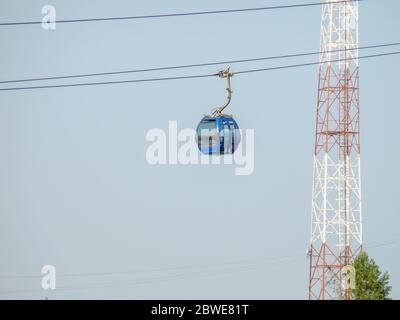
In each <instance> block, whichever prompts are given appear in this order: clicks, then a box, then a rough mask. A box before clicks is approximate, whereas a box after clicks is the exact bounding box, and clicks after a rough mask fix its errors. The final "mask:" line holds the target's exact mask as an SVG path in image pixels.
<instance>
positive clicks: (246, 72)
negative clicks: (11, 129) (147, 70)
mask: <svg viewBox="0 0 400 320" xmlns="http://www.w3.org/2000/svg"><path fill="white" fill-rule="evenodd" d="M399 54H400V51H394V52H386V53H378V54H371V55H365V56H360V57H358V59H371V58H377V57H386V56H393V55H399ZM343 61H348V59H334V60H329V61H328V60H327V61H318V62H309V63H299V64H291V65H282V66H276V67H268V68H257V69H248V70H241V71H236V72H234V75H239V74H248V73H256V72H266V71H274V70H282V69H293V68H300V67H307V66H314V65H320V64H327V63H335V62H343ZM218 75H219V73H208V74H194V75H184V76H170V77H153V78H142V79H133V80H118V81H103V82H84V83H72V84H56V85H42V86H25V87H9V88H0V91H19V90H37V89H53V88H70V87H84V86H100V85H115V84H128V83H140V82H154V81H170V80H183V79H198V78H209V77H216V76H218Z"/></svg>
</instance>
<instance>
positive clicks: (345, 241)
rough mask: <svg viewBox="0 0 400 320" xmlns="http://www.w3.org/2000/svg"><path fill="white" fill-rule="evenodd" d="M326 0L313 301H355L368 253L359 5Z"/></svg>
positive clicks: (313, 226)
mask: <svg viewBox="0 0 400 320" xmlns="http://www.w3.org/2000/svg"><path fill="white" fill-rule="evenodd" d="M325 1H326V3H325V4H324V5H323V8H322V21H321V55H320V67H319V86H318V107H317V123H316V139H315V149H314V182H313V192H312V217H311V246H310V251H309V255H310V275H309V299H351V286H352V281H349V280H351V279H350V278H349V272H350V271H351V263H352V261H353V260H354V258H355V257H356V256H357V255H358V254H359V253H360V252H361V251H362V219H361V175H360V100H359V50H358V47H359V41H358V2H357V1H350V0H349V1H341V0H325Z"/></svg>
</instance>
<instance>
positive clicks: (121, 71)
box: [0, 42, 400, 84]
mask: <svg viewBox="0 0 400 320" xmlns="http://www.w3.org/2000/svg"><path fill="white" fill-rule="evenodd" d="M399 45H400V42H394V43H384V44H377V45H369V46H363V47H357V48H346V49H337V50H328V51H314V52H304V53H295V54H286V55H276V56H269V57H258V58H247V59H237V60H222V61H214V62H205V63H197V64H185V65H176V66H166V67H153V68H142V69H134V70H120V71H110V72H97V73H83V74H75V75H62V76H47V77H35V78H25V79H14V80H0V84H10V83H20V82H31V81H47V80H61V79H73V78H84V77H96V76H110V75H122V74H129V73H141V72H153V71H166V70H175V69H187V68H196V67H207V66H215V65H223V64H225V65H226V64H236V63H245V62H258V61H268V60H277V59H288V58H299V57H306V56H312V55H317V54H322V53H323V54H329V53H338V52H344V51H355V50H369V49H377V48H385V47H393V46H399Z"/></svg>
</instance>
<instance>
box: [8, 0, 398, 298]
mask: <svg viewBox="0 0 400 320" xmlns="http://www.w3.org/2000/svg"><path fill="white" fill-rule="evenodd" d="M283 2H284V3H293V2H297V1H261V0H260V1H251V2H249V1H239V0H229V1H227V0H224V1H222V0H221V1H218V2H217V1H210V0H204V1H201V2H200V1H197V2H195V1H183V0H180V1H178V0H174V1H161V0H157V1H156V0H155V1H140V2H139V1H112V3H111V2H110V1H105V0H101V1H100V0H98V1H84V2H83V1H78V0H70V1H61V0H59V1H55V0H54V1H51V2H50V1H36V0H35V1H21V0H3V1H1V3H0V21H22V20H40V19H41V8H42V6H43V5H45V4H52V5H54V6H55V7H56V9H57V16H58V18H59V19H68V18H85V17H104V16H124V15H142V14H158V13H166V12H185V11H200V10H218V9H227V8H241V7H257V6H264V5H274V4H282V3H283ZM320 10H321V8H320V7H313V8H303V9H291V10H281V11H271V12H253V13H241V14H231V15H214V16H201V17H184V18H171V19H160V20H140V21H120V22H104V23H92V24H68V25H58V26H57V30H56V31H51V32H50V31H44V30H42V29H41V28H40V26H23V27H0V39H1V43H2V44H1V48H2V49H1V51H0V61H1V62H0V80H3V79H14V78H24V77H31V76H37V75H39V76H46V75H59V74H69V73H82V72H83V73H86V72H89V73H90V72H98V71H114V70H124V69H135V68H145V67H157V66H164V65H175V64H187V63H188V64H190V63H198V62H208V61H213V60H224V59H241V58H248V57H250V58H251V57H258V56H270V55H279V54H288V53H298V52H303V51H318V50H319V31H320V28H319V24H320ZM399 11H400V3H399V1H395V0H379V1H377V0H368V1H365V2H363V3H361V4H360V17H361V24H360V38H361V45H370V44H379V43H387V42H397V41H399V40H400V37H399V35H398V33H399V32H398V31H399V30H400V20H399V19H398V13H399ZM390 50H395V49H388V50H387V51H390ZM381 51H382V50H380V52H381ZM312 60H315V58H307V59H303V60H301V61H302V62H303V61H312ZM299 61H300V60H290V61H287V62H288V63H292V62H299ZM287 62H282V63H287ZM277 64H279V62H277V61H273V62H264V63H261V62H258V63H254V64H243V65H235V66H232V67H233V68H234V70H240V69H246V68H251V67H260V66H261V67H264V66H265V67H267V66H272V65H277ZM222 67H223V66H221V67H218V66H217V67H208V68H203V69H199V70H180V71H174V72H168V73H160V72H157V73H153V74H148V76H153V75H154V76H159V75H161V76H162V75H175V74H176V75H182V74H191V73H196V72H198V73H203V72H204V73H208V72H216V71H218V70H219V69H221V68H222ZM361 68H362V69H361V77H362V78H361V108H362V174H363V200H364V203H363V205H364V240H365V244H366V245H367V250H368V252H369V253H370V255H372V256H373V257H374V258H375V259H376V261H377V262H378V263H379V264H380V265H381V267H382V269H383V270H387V271H389V272H390V274H391V284H392V285H393V297H395V298H400V272H399V270H400V257H399V242H396V243H395V244H393V245H387V246H376V244H379V243H382V242H385V241H387V240H393V239H399V237H400V235H399V225H400V205H399V201H398V199H399V197H400V193H399V186H398V182H399V181H400V172H399V170H398V163H399V162H400V152H399V148H398V147H399V132H398V126H399V125H398V119H400V108H399V99H398V96H397V95H398V90H399V89H398V75H399V74H400V58H399V57H390V58H382V59H375V60H365V61H362V62H361ZM141 76H143V75H128V76H124V77H122V76H121V77H112V78H111V79H113V80H119V79H133V78H137V77H141ZM108 79H110V78H108ZM98 80H100V79H98ZM71 82H72V81H71ZM224 85H225V84H224V83H223V82H221V80H219V79H214V78H206V79H196V80H188V81H175V82H156V83H145V84H127V85H116V86H104V87H83V88H65V89H54V90H35V91H23V92H1V93H0V177H1V179H0V256H1V264H0V278H2V277H10V276H37V277H39V278H35V277H33V278H7V279H3V278H2V279H0V291H2V292H3V293H2V294H1V298H15V297H19V298H38V299H42V298H44V297H45V296H46V295H47V296H48V297H49V298H51V299H57V298H133V299H141V298H147V299H150V298H155V299H157V298H163V299H164V298H170V299H174V298H189V299H191V298H211V299H214V298H227V299H229V298H238V299H241V298H253V299H273V298H276V299H279V298H287V299H303V298H306V296H307V280H308V259H307V258H306V250H307V248H308V244H309V243H308V242H309V232H310V231H309V225H310V206H311V185H312V150H313V142H314V139H313V138H314V121H315V110H316V95H317V94H316V90H317V68H316V67H308V68H303V69H296V70H286V71H276V72H269V73H259V74H252V75H243V76H238V77H235V78H234V79H233V86H234V87H233V89H234V99H233V103H232V106H231V109H230V112H232V113H234V114H235V117H236V119H237V120H238V122H239V124H240V126H241V127H242V128H244V129H245V128H254V130H255V138H256V140H255V143H256V145H255V148H256V149H255V157H256V158H255V172H254V174H253V175H251V176H247V177H239V176H235V175H234V174H233V168H232V167H231V166H187V167H185V166H164V167H160V166H156V167H154V166H150V165H148V164H147V162H146V159H145V152H146V148H147V146H148V143H147V142H146V141H145V135H146V133H147V131H148V130H150V129H152V128H163V129H166V128H167V126H168V121H170V120H177V121H178V124H179V128H194V127H195V126H196V125H197V122H198V121H199V120H200V118H201V116H202V115H203V114H204V113H207V112H209V110H210V109H211V108H212V107H215V106H216V105H218V104H219V103H220V102H221V101H222V99H223V98H224V96H225V93H224V88H225V87H224ZM368 244H372V245H375V246H374V247H372V248H370V249H368ZM282 256H289V257H290V260H285V261H283V262H282V260H277V261H279V262H278V263H276V261H275V262H274V260H271V261H272V262H271V261H269V262H268V260H260V261H261V262H265V261H267V263H265V264H263V265H260V261H258V260H257V259H268V258H275V259H276V257H282ZM292 258H293V259H292ZM254 259H256V260H257V261H253V260H254ZM249 260H251V261H249ZM230 262H241V263H240V264H233V265H230V264H226V263H230ZM45 264H52V265H54V266H55V267H56V269H57V272H58V274H59V278H58V283H57V285H58V287H59V288H60V289H61V288H70V287H74V286H78V287H80V286H83V287H84V288H83V289H79V290H78V289H77V290H59V291H56V292H52V293H46V294H45V293H43V292H41V291H40V270H41V267H42V266H43V265H45ZM217 264H221V265H219V266H216V265H217ZM204 265H213V266H211V267H210V266H208V267H207V268H205V267H204ZM202 266H203V267H202ZM165 268H167V269H168V270H165ZM158 269H163V270H158ZM238 269H240V270H238ZM137 270H139V271H143V272H135V273H125V272H127V271H137ZM233 271H235V272H233ZM98 273H100V274H101V275H95V274H98ZM108 273H112V274H111V275H108ZM121 273H122V274H121ZM65 274H80V275H81V276H76V277H62V275H65ZM179 278H182V279H179ZM149 279H150V280H149ZM121 283H122V284H124V283H125V284H128V285H122V286H119V285H118V284H121ZM31 289H33V291H31ZM15 290H16V291H18V292H17V293H8V294H7V293H4V292H8V291H15Z"/></svg>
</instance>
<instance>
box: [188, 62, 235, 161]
mask: <svg viewBox="0 0 400 320" xmlns="http://www.w3.org/2000/svg"><path fill="white" fill-rule="evenodd" d="M219 76H220V77H221V78H227V80H228V88H227V89H226V90H227V91H228V99H227V101H226V102H225V104H224V105H223V106H222V107H219V108H217V109H215V111H214V112H212V114H211V115H206V116H204V118H203V119H202V120H201V121H200V123H199V125H198V126H197V130H196V133H197V145H198V147H199V150H200V152H201V153H204V154H208V155H221V154H233V153H234V152H235V151H236V149H237V147H238V145H239V143H240V131H239V126H238V124H237V123H236V121H235V119H233V117H232V116H231V115H227V114H223V113H222V112H223V111H224V110H225V108H226V107H227V106H228V105H229V103H230V102H231V99H232V90H231V77H232V76H233V74H232V73H230V70H229V68H228V69H227V70H224V71H221V72H220V73H219Z"/></svg>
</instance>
